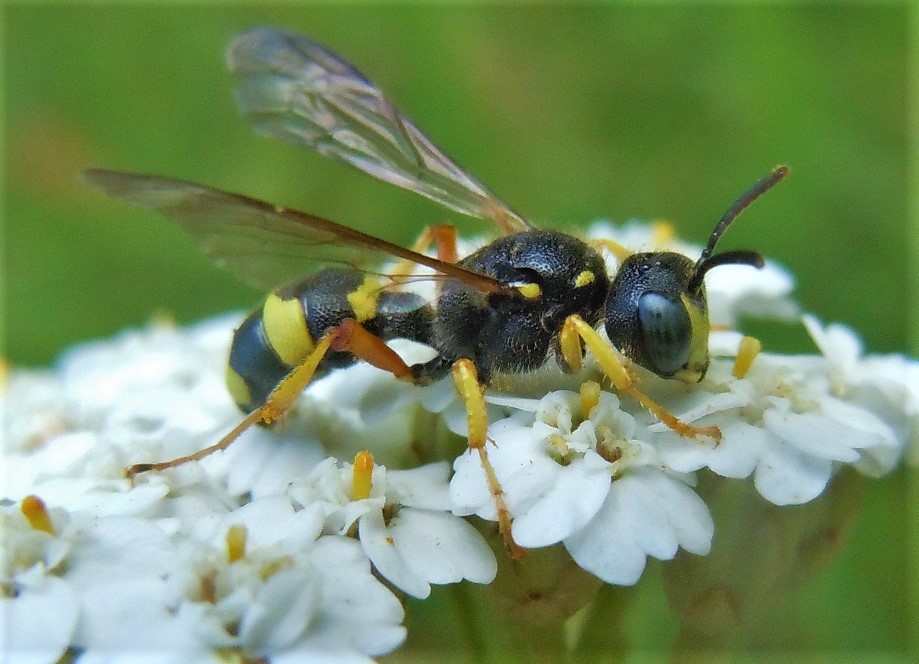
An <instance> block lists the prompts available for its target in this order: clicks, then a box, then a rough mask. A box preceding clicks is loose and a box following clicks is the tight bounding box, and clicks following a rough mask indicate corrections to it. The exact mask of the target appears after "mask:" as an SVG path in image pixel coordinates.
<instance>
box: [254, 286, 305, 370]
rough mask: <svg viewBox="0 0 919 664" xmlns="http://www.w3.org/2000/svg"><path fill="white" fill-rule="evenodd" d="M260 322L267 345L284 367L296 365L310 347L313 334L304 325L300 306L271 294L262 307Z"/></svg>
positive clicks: (295, 301) (297, 303)
mask: <svg viewBox="0 0 919 664" xmlns="http://www.w3.org/2000/svg"><path fill="white" fill-rule="evenodd" d="M262 324H263V325H264V326H265V336H266V337H268V343H269V344H270V345H271V348H272V349H273V350H274V352H275V353H276V354H277V356H278V357H279V358H280V359H281V361H282V362H284V363H285V364H287V365H288V366H296V365H298V364H300V362H302V361H303V359H304V358H305V357H306V356H307V355H309V354H310V352H312V350H313V337H312V336H311V335H310V331H309V328H308V327H307V326H306V314H305V313H304V312H303V305H302V304H301V303H300V301H299V300H297V299H290V300H285V299H282V298H281V297H279V296H278V295H277V294H276V293H272V294H271V295H269V296H268V298H267V299H266V300H265V304H264V305H263V306H262Z"/></svg>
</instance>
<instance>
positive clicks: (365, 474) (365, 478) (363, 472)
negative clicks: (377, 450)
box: [351, 450, 373, 500]
mask: <svg viewBox="0 0 919 664" xmlns="http://www.w3.org/2000/svg"><path fill="white" fill-rule="evenodd" d="M352 472H353V475H352V481H351V498H352V500H364V499H365V498H369V497H370V489H372V488H373V481H372V478H373V455H372V454H371V453H370V452H368V451H366V450H364V451H363V452H358V453H357V454H355V455H354V470H353V471H352Z"/></svg>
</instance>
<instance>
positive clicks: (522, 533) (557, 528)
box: [513, 451, 611, 548]
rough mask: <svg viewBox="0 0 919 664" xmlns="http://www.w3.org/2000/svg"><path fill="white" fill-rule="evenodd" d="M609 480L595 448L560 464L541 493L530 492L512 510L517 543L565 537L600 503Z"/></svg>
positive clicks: (542, 543) (540, 544)
mask: <svg viewBox="0 0 919 664" xmlns="http://www.w3.org/2000/svg"><path fill="white" fill-rule="evenodd" d="M610 481H611V478H610V464H609V462H608V461H606V460H605V459H603V458H602V457H601V456H600V455H599V454H597V453H596V452H592V451H590V452H588V453H587V454H585V455H584V457H583V458H581V459H576V460H574V461H572V462H571V463H570V464H569V465H567V466H560V467H559V468H558V471H557V473H556V475H555V481H554V482H553V483H552V484H550V485H549V486H546V487H545V491H544V493H542V494H540V495H534V496H530V497H529V499H528V500H527V501H526V505H527V506H528V507H521V508H520V509H519V510H518V511H517V512H516V513H515V515H514V522H513V534H514V540H515V541H516V542H517V544H519V545H520V546H523V547H526V548H536V547H543V546H549V545H551V544H555V543H556V542H560V541H562V540H563V539H565V538H566V537H569V536H570V535H571V534H572V533H575V532H577V531H578V530H580V529H581V528H583V527H584V525H585V524H586V523H587V522H588V521H590V520H591V519H592V518H593V517H594V516H595V515H596V514H597V512H598V511H599V510H600V508H601V507H602V506H603V503H604V501H605V499H606V494H607V493H608V492H609V488H610Z"/></svg>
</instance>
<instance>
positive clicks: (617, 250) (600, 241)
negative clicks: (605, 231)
mask: <svg viewBox="0 0 919 664" xmlns="http://www.w3.org/2000/svg"><path fill="white" fill-rule="evenodd" d="M590 246H592V247H594V248H595V249H606V250H607V251H608V252H610V253H611V254H612V255H613V256H615V257H616V260H618V261H619V262H620V263H621V262H622V261H624V260H625V259H626V258H628V257H629V256H631V255H632V254H633V253H634V252H633V251H632V250H631V249H626V248H625V247H623V246H622V245H621V244H619V243H618V242H615V241H613V240H608V239H606V238H596V239H594V240H591V241H590Z"/></svg>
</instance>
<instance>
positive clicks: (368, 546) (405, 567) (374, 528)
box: [358, 510, 431, 599]
mask: <svg viewBox="0 0 919 664" xmlns="http://www.w3.org/2000/svg"><path fill="white" fill-rule="evenodd" d="M358 529H359V535H360V541H361V546H362V547H363V548H364V552H365V553H366V554H367V557H368V558H370V562H371V563H373V566H374V568H376V570H377V571H378V572H379V573H380V575H381V576H383V578H385V579H386V580H387V581H389V582H390V583H391V584H393V585H394V586H396V587H397V588H399V589H400V590H402V591H403V592H405V593H407V594H409V595H411V596H412V597H417V598H419V599H424V598H425V597H427V596H428V595H430V594H431V586H430V585H429V584H428V583H427V581H425V580H424V579H423V578H422V577H421V576H420V575H419V574H418V573H416V571H415V569H414V568H413V566H411V565H409V564H408V562H407V561H406V560H404V559H403V557H402V556H401V555H400V554H399V551H398V550H397V549H396V546H395V541H394V539H393V537H392V535H391V533H390V532H389V530H388V529H387V527H386V524H385V523H384V521H383V512H382V511H381V510H373V511H371V512H368V513H367V514H365V515H364V516H363V517H362V518H361V520H360V521H359V525H358Z"/></svg>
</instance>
